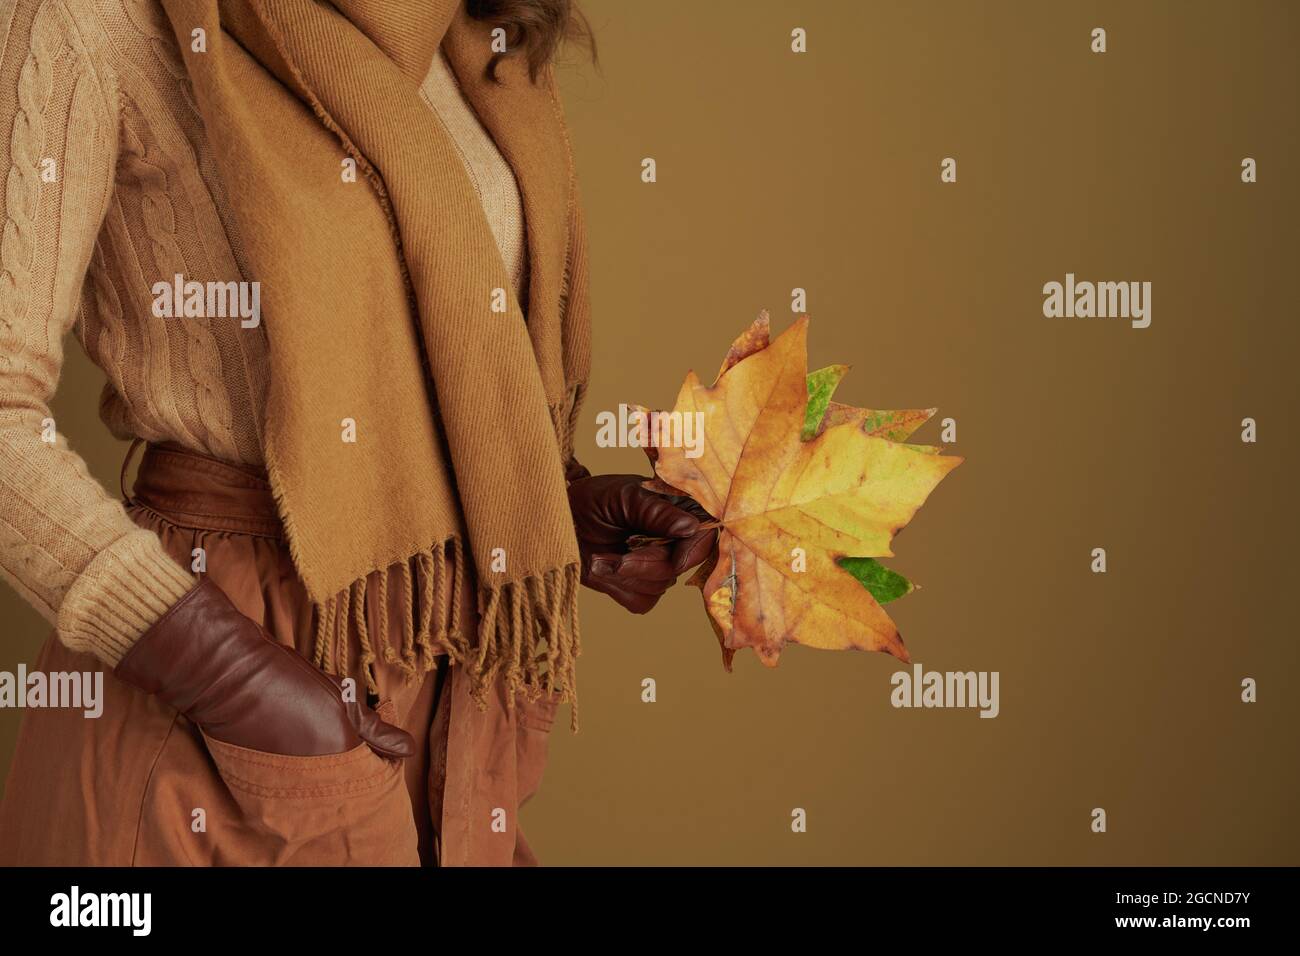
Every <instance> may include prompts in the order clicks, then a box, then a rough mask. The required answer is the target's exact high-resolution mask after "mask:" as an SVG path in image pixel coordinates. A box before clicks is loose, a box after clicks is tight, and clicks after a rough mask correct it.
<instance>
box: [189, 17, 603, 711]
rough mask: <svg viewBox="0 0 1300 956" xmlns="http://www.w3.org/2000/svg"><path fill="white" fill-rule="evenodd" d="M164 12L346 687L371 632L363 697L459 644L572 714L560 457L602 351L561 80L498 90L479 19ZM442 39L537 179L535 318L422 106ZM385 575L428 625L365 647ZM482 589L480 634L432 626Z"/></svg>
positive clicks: (518, 81)
mask: <svg viewBox="0 0 1300 956" xmlns="http://www.w3.org/2000/svg"><path fill="white" fill-rule="evenodd" d="M163 5H164V8H165V9H166V11H167V15H168V17H169V19H170V21H171V24H172V27H173V29H174V31H175V33H176V37H177V40H178V42H179V43H180V47H181V50H182V52H183V54H184V60H185V66H186V69H187V71H188V73H189V77H190V80H191V82H192V85H193V94H194V100H195V105H196V107H197V108H198V110H199V112H200V113H201V115H202V117H203V120H204V125H205V129H206V132H207V136H208V139H209V141H210V145H211V147H212V148H213V150H214V152H215V154H216V156H217V165H218V168H219V171H220V175H221V180H222V182H223V184H224V187H225V189H226V191H227V194H228V195H227V199H228V201H229V205H230V208H231V210H232V212H233V217H234V220H235V222H234V223H233V225H234V226H235V230H234V231H235V233H236V235H237V236H238V237H239V243H237V245H236V249H237V254H238V255H239V256H240V257H241V263H240V264H241V267H242V268H243V271H244V274H245V277H246V278H247V279H249V280H255V281H258V282H260V283H261V295H262V300H261V301H262V303H263V311H264V314H265V316H266V332H267V336H268V340H269V347H270V361H271V371H272V375H271V380H272V384H271V390H270V394H269V396H268V406H267V409H268V410H267V421H266V431H265V434H264V438H263V445H264V448H265V454H266V460H267V470H268V472H269V474H270V479H271V483H272V486H273V489H274V493H275V496H276V500H277V501H278V503H279V508H280V514H281V517H282V518H283V520H284V524H285V528H286V533H287V535H288V539H289V544H290V549H291V552H292V555H293V559H294V564H295V566H296V568H297V570H298V573H299V575H300V576H301V578H302V580H303V582H304V583H305V585H306V587H307V590H308V592H309V594H310V596H311V598H312V600H313V601H314V602H316V604H317V611H318V618H317V620H318V626H317V644H316V662H317V663H318V664H319V665H320V666H322V667H323V668H325V669H326V670H327V671H332V672H335V673H343V672H346V671H347V669H348V667H349V662H348V659H347V641H348V626H349V621H351V623H352V625H353V627H354V629H355V631H356V632H357V633H358V635H359V638H360V645H361V655H362V660H361V661H360V662H359V663H360V666H361V667H362V668H363V669H364V671H365V673H366V676H367V679H371V668H370V666H369V665H370V664H371V663H372V662H373V661H374V660H375V656H376V654H380V655H383V657H384V659H386V660H388V661H391V662H395V663H398V664H400V665H401V666H402V667H404V668H405V669H406V670H407V671H408V672H409V673H412V674H414V673H418V672H420V671H422V670H427V669H428V668H429V667H431V666H432V659H433V657H434V655H435V654H436V653H437V652H439V651H441V652H445V653H447V654H448V655H449V656H450V658H451V660H452V662H453V663H454V664H455V665H456V666H463V667H465V668H466V669H467V671H468V672H469V673H470V674H471V675H472V677H473V684H474V688H475V694H476V697H477V698H478V700H479V701H480V704H482V702H483V700H484V695H485V694H486V693H487V688H488V687H489V686H490V684H491V683H492V682H493V681H494V680H496V679H498V678H500V679H502V680H504V682H505V684H506V686H507V688H509V689H510V690H512V691H514V690H523V691H524V692H525V693H528V694H530V695H534V696H535V695H537V694H540V693H541V692H542V691H543V690H545V691H549V692H552V693H555V694H557V695H558V696H559V698H560V699H561V700H568V701H573V700H574V691H575V683H574V664H575V659H576V657H577V655H578V650H579V641H578V622H577V611H576V607H577V600H576V597H577V595H576V592H577V587H578V549H577V543H576V541H575V538H574V530H573V522H572V520H571V517H570V513H569V508H568V501H567V497H566V494H565V482H564V464H565V462H566V461H567V460H568V458H569V457H570V455H571V453H572V431H573V422H574V419H575V418H576V414H577V408H578V404H579V402H580V401H581V395H582V391H583V389H584V387H585V382H586V379H587V373H588V365H589V343H590V332H589V320H588V303H587V267H586V251H585V239H584V233H583V226H582V221H581V216H580V213H579V211H578V206H577V195H576V186H575V183H574V178H573V164H572V158H571V152H570V149H569V144H568V140H567V135H566V132H565V128H564V121H563V116H562V113H561V112H560V106H559V100H558V96H557V94H556V91H555V88H554V76H553V74H552V72H551V71H550V70H547V71H546V72H545V73H544V74H543V76H541V77H539V79H538V83H537V84H536V85H533V84H532V83H530V82H529V80H528V75H527V66H526V63H525V62H524V61H523V60H522V58H520V57H514V56H512V57H507V58H506V59H504V60H503V61H502V62H501V64H500V66H499V69H498V76H499V77H500V79H501V81H502V82H501V85H499V86H498V85H495V84H493V83H492V82H491V81H490V80H488V79H487V78H486V77H485V76H484V67H485V66H486V64H487V62H488V60H489V59H490V57H491V55H492V50H491V46H490V41H491V36H490V31H491V27H490V26H489V25H486V24H483V23H479V22H476V21H473V20H471V19H469V18H468V17H467V16H466V15H465V13H464V10H463V9H462V7H461V4H460V3H459V2H458V0H332V3H326V2H318V0H229V2H227V0H163ZM197 31H202V33H199V32H197ZM440 43H441V45H442V47H443V49H444V51H445V53H446V56H447V60H448V62H449V64H450V65H451V67H452V69H453V71H454V73H455V74H456V77H457V79H458V80H459V82H460V84H461V86H462V89H463V90H464V92H465V95H466V97H467V99H468V100H469V101H470V103H471V105H472V106H473V107H474V108H475V110H476V112H477V113H478V115H479V118H480V119H481V120H482V122H483V124H484V126H485V127H486V128H487V130H488V132H489V133H490V134H491V135H492V136H493V138H494V140H495V141H496V144H497V146H498V148H499V149H500V150H501V152H502V154H503V155H504V156H505V158H506V160H507V161H508V162H509V163H510V165H511V167H512V168H513V169H514V171H515V175H516V178H517V179H518V181H519V185H520V191H521V193H522V198H523V206H524V213H525V216H526V224H527V251H528V262H529V276H528V288H527V291H526V294H525V296H524V298H525V300H526V301H525V303H523V304H521V303H520V302H519V301H517V300H516V297H515V295H514V293H513V291H512V284H511V281H510V276H509V274H508V270H507V268H506V266H505V263H504V262H503V260H502V258H501V254H500V252H499V250H498V248H497V245H496V242H495V240H494V239H493V236H492V232H491V229H490V227H489V225H488V221H487V218H486V216H485V214H484V212H483V209H482V205H481V204H480V202H479V200H478V197H477V194H476V192H475V190H474V187H473V184H472V183H471V181H470V179H469V175H468V173H467V172H466V170H465V169H464V166H463V164H462V161H461V159H460V158H459V156H458V154H457V153H456V148H455V144H454V143H453V142H452V140H451V138H450V136H449V135H448V133H447V132H446V130H445V129H444V128H443V126H442V125H441V123H439V122H438V120H437V117H436V116H435V114H433V113H432V111H431V110H430V108H429V107H428V105H427V104H426V103H425V102H424V100H423V99H422V98H421V96H420V93H419V87H420V82H421V80H422V79H423V78H424V77H425V75H426V74H427V72H428V70H429V68H430V65H431V64H432V62H433V57H434V55H435V53H436V50H437V47H438V45H439V44H440ZM353 164H355V165H353ZM349 170H355V172H356V174H357V175H355V176H354V177H350V176H349V175H348V172H349ZM502 303H504V306H505V310H504V311H499V309H500V306H501V304H502ZM494 305H496V307H497V309H496V310H494ZM525 307H526V309H527V319H526V320H525V312H524V309H525ZM349 426H351V429H352V432H353V437H354V440H353V441H347V440H345V438H346V437H347V432H346V430H347V429H348V427H349ZM376 575H377V576H378V587H377V588H374V589H373V590H374V591H377V593H378V596H379V597H378V603H379V604H380V605H381V607H385V606H387V602H388V597H387V595H388V589H389V587H390V579H392V585H391V586H393V587H398V588H401V589H402V591H403V596H404V599H405V601H406V602H407V606H408V607H411V608H413V610H412V612H411V614H408V618H411V619H412V621H413V623H412V624H411V625H410V626H409V627H408V628H407V633H405V634H403V635H390V634H387V633H384V632H383V631H381V632H380V633H378V634H373V635H372V634H370V633H368V629H367V626H366V621H367V617H366V603H367V601H368V600H369V598H368V597H367V595H368V594H370V593H372V589H368V588H367V579H368V578H373V577H374V576H376ZM466 576H470V577H466ZM464 581H471V582H473V583H474V586H475V587H476V589H477V594H478V609H479V615H478V624H477V627H469V626H464V624H463V622H461V621H459V620H458V617H459V615H458V614H457V612H456V611H454V610H453V611H451V612H450V613H449V614H435V613H434V611H433V609H435V608H442V607H443V606H444V604H445V602H444V600H443V598H444V596H445V595H446V593H447V592H446V591H445V588H447V587H449V586H450V587H451V588H452V592H451V593H452V594H453V595H455V594H456V593H457V588H459V587H460V586H462V584H463V583H464ZM372 584H373V581H372ZM450 606H451V607H453V608H454V607H456V606H457V602H456V601H455V600H454V598H453V600H452V601H451V602H450ZM377 619H378V620H379V621H381V622H382V621H386V619H387V615H386V614H383V613H380V614H378V615H377ZM384 630H386V628H385V629H384ZM371 689H372V690H373V689H374V687H373V683H372V687H371ZM508 699H510V698H508Z"/></svg>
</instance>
